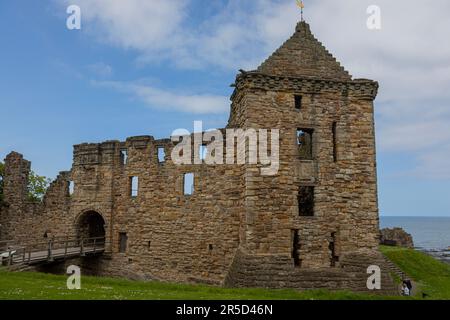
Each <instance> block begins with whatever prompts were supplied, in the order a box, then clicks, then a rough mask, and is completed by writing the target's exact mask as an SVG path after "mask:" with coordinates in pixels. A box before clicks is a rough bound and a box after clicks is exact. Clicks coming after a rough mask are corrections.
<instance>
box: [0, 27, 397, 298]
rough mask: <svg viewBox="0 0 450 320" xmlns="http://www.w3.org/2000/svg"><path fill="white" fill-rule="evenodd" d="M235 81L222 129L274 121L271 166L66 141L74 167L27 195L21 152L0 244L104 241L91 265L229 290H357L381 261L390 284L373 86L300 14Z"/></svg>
mask: <svg viewBox="0 0 450 320" xmlns="http://www.w3.org/2000/svg"><path fill="white" fill-rule="evenodd" d="M234 87H235V90H234V93H233V94H232V96H231V102H232V103H231V113H230V118H229V122H228V125H227V128H242V129H249V128H254V129H259V128H269V129H270V128H274V129H278V130H279V132H280V145H279V148H280V150H279V154H280V165H279V171H278V173H277V174H276V175H273V176H264V175H261V173H260V170H259V169H260V165H259V164H240V165H236V164H234V165H231V164H230V165H227V164H224V165H219V166H213V165H207V164H201V165H198V164H197V165H182V166H180V165H176V164H174V163H173V161H172V159H171V151H172V149H173V148H174V146H175V144H174V143H173V142H172V141H171V140H170V139H164V140H155V139H154V138H153V137H151V136H141V137H131V138H128V139H127V140H126V141H125V142H121V141H107V142H103V143H97V144H80V145H76V146H75V147H74V155H73V166H72V168H71V170H70V171H67V172H61V173H60V175H59V176H58V177H57V179H56V180H55V181H54V182H53V183H52V184H51V185H50V187H49V189H48V191H47V193H46V195H45V197H44V199H43V201H42V203H30V202H29V201H28V200H27V197H26V194H27V176H28V174H29V172H30V162H28V161H26V160H24V159H23V157H22V156H21V155H20V154H18V153H15V152H13V153H11V154H9V155H8V156H7V157H6V159H5V167H6V172H5V178H4V195H5V202H6V205H4V206H3V207H1V208H0V224H1V227H0V228H1V229H0V240H14V241H17V243H21V242H23V241H26V240H29V239H31V238H33V239H42V237H43V235H44V234H45V233H46V232H49V231H51V233H52V235H53V236H57V237H62V236H71V237H73V236H77V237H83V236H84V237H94V236H100V237H105V238H106V251H105V253H104V254H103V255H102V256H100V257H98V258H96V260H95V261H91V262H90V263H91V265H90V268H91V269H92V270H94V271H95V273H96V274H99V275H114V276H125V277H132V278H139V279H153V280H161V281H173V282H188V283H208V284H215V285H225V286H234V287H267V288H296V289H311V288H315V289H317V288H328V289H349V290H353V291H367V290H368V289H367V286H366V281H367V278H368V276H369V275H368V274H367V268H368V267H369V266H370V265H379V266H380V267H382V271H383V273H382V279H383V281H382V283H383V287H382V290H381V291H382V292H384V293H386V292H392V291H393V290H395V289H393V288H394V287H393V283H392V281H391V278H390V276H389V274H388V273H387V272H384V270H383V263H384V260H383V257H382V256H381V254H380V253H379V251H378V243H379V218H378V203H377V176H376V157H375V156H376V154H375V132H374V99H375V97H376V95H377V90H378V83H377V82H374V81H371V80H366V79H352V77H351V75H350V74H349V73H348V72H347V71H346V70H345V69H344V68H343V67H342V66H340V64H339V63H338V62H337V61H336V59H335V58H334V57H333V56H332V55H331V54H330V53H329V52H328V51H327V50H326V48H325V47H324V46H323V45H322V44H321V43H320V42H319V41H318V40H317V39H316V38H315V37H314V36H313V34H312V33H311V31H310V27H309V25H308V24H307V23H306V22H303V21H302V22H300V23H298V25H297V26H296V30H295V33H294V34H293V35H292V37H291V38H290V39H288V40H287V41H286V42H285V43H284V44H283V45H282V46H281V47H280V48H279V49H278V50H276V51H275V53H273V54H272V56H270V57H269V58H268V59H267V60H266V61H264V62H263V63H262V64H261V66H260V67H258V68H257V69H256V70H254V71H249V72H241V73H240V74H239V75H237V77H236V81H235V84H234ZM194 150H195V146H194ZM161 154H163V155H164V157H163V158H161ZM188 175H190V176H191V177H193V186H194V187H193V190H191V191H192V192H188V193H186V191H185V187H184V184H185V181H186V178H187V176H188ZM72 186H73V192H72V191H71V190H72ZM80 259H82V258H80ZM80 263H82V262H80Z"/></svg>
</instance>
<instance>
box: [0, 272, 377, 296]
mask: <svg viewBox="0 0 450 320" xmlns="http://www.w3.org/2000/svg"><path fill="white" fill-rule="evenodd" d="M66 280H67V277H66V276H59V275H51V274H43V273H33V272H21V273H11V272H7V271H5V270H4V269H3V270H2V269H0V299H45V300H47V299H48V300H85V299H88V300H127V299H133V300H143V299H145V300H149V299H152V300H234V299H235V300H272V299H273V300H310V299H314V300H330V299H333V300H361V299H376V298H377V297H375V296H371V295H361V294H355V293H351V292H345V291H342V292H334V293H331V292H329V291H326V290H315V291H305V292H299V291H295V290H266V289H227V288H219V287H212V286H202V285H181V284H170V283H162V282H138V281H130V280H122V279H111V278H100V277H88V276H83V277H82V278H81V281H82V283H81V287H82V289H81V290H68V289H67V288H66Z"/></svg>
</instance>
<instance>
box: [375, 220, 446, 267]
mask: <svg viewBox="0 0 450 320" xmlns="http://www.w3.org/2000/svg"><path fill="white" fill-rule="evenodd" d="M394 227H399V228H403V229H404V230H405V231H406V232H408V233H409V234H411V235H412V237H413V241H414V246H415V248H416V249H418V250H421V251H425V252H427V253H430V254H432V255H433V256H436V257H437V258H439V259H441V260H445V261H447V262H450V217H418V216H411V217H407V216H380V228H382V229H383V228H394Z"/></svg>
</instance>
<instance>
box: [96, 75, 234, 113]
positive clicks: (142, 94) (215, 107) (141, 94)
mask: <svg viewBox="0 0 450 320" xmlns="http://www.w3.org/2000/svg"><path fill="white" fill-rule="evenodd" d="M92 83H93V85H97V86H103V87H107V88H112V89H115V90H118V91H122V92H125V93H129V94H132V95H133V96H134V97H136V98H137V99H139V100H141V101H142V102H144V103H145V104H146V105H147V106H149V107H151V108H159V109H161V110H164V111H180V112H186V113H196V114H206V113H223V112H226V111H228V110H229V98H228V97H224V96H218V95H210V94H183V93H179V92H177V93H175V92H172V91H168V90H162V89H159V88H155V87H152V86H149V85H143V84H139V83H128V82H118V81H92Z"/></svg>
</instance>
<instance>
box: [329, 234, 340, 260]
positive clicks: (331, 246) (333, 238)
mask: <svg viewBox="0 0 450 320" xmlns="http://www.w3.org/2000/svg"><path fill="white" fill-rule="evenodd" d="M328 250H329V253H330V266H331V267H335V266H336V264H337V263H338V262H339V256H338V255H337V253H336V232H333V233H331V237H330V241H329V242H328Z"/></svg>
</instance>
